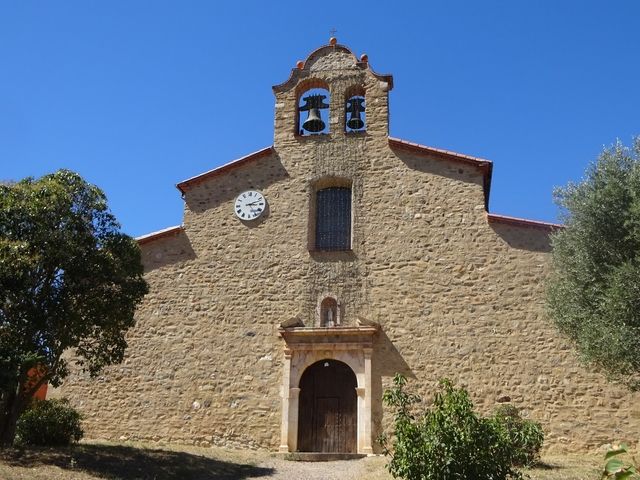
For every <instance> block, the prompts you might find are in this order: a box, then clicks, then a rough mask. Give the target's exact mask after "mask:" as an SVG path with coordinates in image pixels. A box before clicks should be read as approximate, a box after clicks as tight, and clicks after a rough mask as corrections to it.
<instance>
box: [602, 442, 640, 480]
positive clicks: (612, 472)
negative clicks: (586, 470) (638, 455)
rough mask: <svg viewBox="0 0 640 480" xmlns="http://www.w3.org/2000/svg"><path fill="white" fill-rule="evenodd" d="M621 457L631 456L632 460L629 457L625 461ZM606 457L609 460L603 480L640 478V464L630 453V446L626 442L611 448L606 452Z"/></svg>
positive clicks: (603, 473) (633, 479)
mask: <svg viewBox="0 0 640 480" xmlns="http://www.w3.org/2000/svg"><path fill="white" fill-rule="evenodd" d="M620 457H629V459H630V461H629V459H627V460H626V461H625V460H623V459H622V458H620ZM604 459H605V460H607V463H606V464H605V466H604V469H603V470H602V477H601V479H602V480H606V479H616V480H622V479H628V480H638V479H640V474H639V473H638V469H640V466H639V465H638V461H637V460H636V459H635V457H634V456H633V455H631V454H630V453H629V447H628V446H627V445H625V444H624V443H622V444H620V445H616V446H614V447H613V448H611V449H610V450H609V451H608V452H607V453H606V455H605V457H604Z"/></svg>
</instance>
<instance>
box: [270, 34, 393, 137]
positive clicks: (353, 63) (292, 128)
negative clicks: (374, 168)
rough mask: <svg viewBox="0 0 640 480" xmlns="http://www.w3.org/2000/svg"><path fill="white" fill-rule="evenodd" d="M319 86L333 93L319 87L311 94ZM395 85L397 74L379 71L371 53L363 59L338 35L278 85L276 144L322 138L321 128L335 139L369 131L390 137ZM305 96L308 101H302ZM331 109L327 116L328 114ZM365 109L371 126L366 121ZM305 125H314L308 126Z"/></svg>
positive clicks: (369, 133) (313, 53) (300, 63)
mask: <svg viewBox="0 0 640 480" xmlns="http://www.w3.org/2000/svg"><path fill="white" fill-rule="evenodd" d="M315 88H322V89H324V90H326V92H328V94H327V93H321V92H320V93H318V92H315V91H312V92H311V93H312V94H311V95H306V94H305V92H307V91H309V90H310V89H315ZM392 88H393V77H392V76H391V75H380V74H378V73H376V72H374V71H373V70H372V69H371V67H370V65H369V58H368V56H367V55H361V56H360V58H359V59H358V58H357V57H356V56H355V55H354V54H353V53H352V52H351V50H349V49H348V48H347V47H345V46H344V45H340V44H338V43H337V42H336V40H335V38H332V39H331V40H330V42H329V44H328V45H324V46H322V47H320V48H318V49H317V50H315V51H314V52H312V53H311V54H310V55H309V56H308V57H307V59H306V60H304V61H299V62H298V63H297V65H296V67H295V68H293V69H292V70H291V75H290V76H289V78H288V79H287V80H286V81H285V82H283V83H281V84H279V85H274V86H273V92H274V94H275V96H276V104H275V132H274V136H275V139H274V146H275V147H276V149H277V148H278V147H280V146H285V145H287V144H290V143H289V142H291V141H293V140H295V139H296V138H299V137H311V138H316V139H317V140H318V141H321V139H320V138H318V137H323V136H325V135H317V134H318V133H323V134H326V135H328V136H330V137H331V138H337V137H339V136H341V135H345V134H348V133H353V132H365V131H366V133H367V134H368V135H384V136H388V134H389V108H388V104H389V102H388V97H389V91H390V90H391V89H392ZM364 92H366V104H367V107H365V104H364V100H365V97H364ZM315 95H323V96H325V97H328V98H318V97H316V96H315ZM309 97H311V98H309ZM304 98H307V100H306V101H303V102H301V100H304ZM325 102H326V103H325ZM325 109H326V110H327V114H326V117H324V116H323V115H324V113H325V112H324V110H325ZM365 110H366V128H364V125H365V123H364V120H363V119H364V112H365ZM325 118H326V119H327V120H328V121H325ZM358 119H360V120H361V121H358ZM305 122H307V123H306V124H305ZM323 123H324V125H322V124H323ZM305 125H306V126H308V127H310V128H311V130H307V129H306V128H304V126H305ZM321 126H322V127H323V128H322V129H320V127H321ZM325 141H326V139H325Z"/></svg>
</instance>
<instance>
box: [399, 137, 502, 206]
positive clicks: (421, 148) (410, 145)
mask: <svg viewBox="0 0 640 480" xmlns="http://www.w3.org/2000/svg"><path fill="white" fill-rule="evenodd" d="M389 146H391V147H397V148H403V149H405V150H409V151H411V152H415V153H421V154H427V155H433V156H436V157H440V158H443V159H445V160H453V161H454V162H461V163H465V164H467V165H472V166H474V167H477V168H479V169H481V170H482V173H483V177H484V179H483V185H482V189H483V191H484V208H485V210H486V211H487V212H488V211H489V193H490V192H491V175H492V173H493V162H492V161H491V160H487V159H486V158H479V157H472V156H471V155H465V154H463V153H457V152H452V151H451V150H443V149H441V148H435V147H429V146H427V145H421V144H419V143H414V142H408V141H407V140H402V139H400V138H394V137H389Z"/></svg>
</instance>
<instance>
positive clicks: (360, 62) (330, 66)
mask: <svg viewBox="0 0 640 480" xmlns="http://www.w3.org/2000/svg"><path fill="white" fill-rule="evenodd" d="M332 70H354V71H358V70H369V71H370V72H371V73H372V74H373V75H374V76H375V77H376V78H378V79H379V80H382V81H385V82H387V84H388V90H391V88H393V77H392V76H391V75H380V74H378V73H376V72H374V71H373V70H372V69H371V67H370V66H369V61H368V57H367V55H362V56H361V57H360V59H358V58H357V57H356V56H355V55H354V53H353V52H352V51H351V50H350V49H349V48H347V47H346V46H344V45H339V44H338V43H335V39H331V40H330V43H329V44H328V45H323V46H321V47H320V48H317V49H316V50H314V51H313V52H311V53H310V54H309V56H308V57H307V59H306V60H304V61H299V62H298V63H297V65H296V68H293V69H292V70H291V75H290V76H289V78H288V79H287V80H286V81H285V82H283V83H281V84H278V85H274V86H273V87H272V88H273V91H274V92H281V91H285V90H289V89H290V88H291V87H293V86H294V85H296V84H297V83H298V81H300V80H301V79H303V78H307V77H309V76H310V75H313V74H314V73H317V72H323V71H332Z"/></svg>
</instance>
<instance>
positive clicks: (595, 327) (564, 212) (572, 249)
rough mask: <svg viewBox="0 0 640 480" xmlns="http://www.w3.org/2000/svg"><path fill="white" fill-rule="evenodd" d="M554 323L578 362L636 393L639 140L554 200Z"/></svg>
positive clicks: (619, 148)
mask: <svg viewBox="0 0 640 480" xmlns="http://www.w3.org/2000/svg"><path fill="white" fill-rule="evenodd" d="M555 197H556V202H557V203H558V205H559V206H560V207H561V218H562V221H563V223H564V224H565V226H566V228H564V229H562V230H560V231H558V232H557V233H556V234H555V235H554V236H553V272H552V275H551V278H550V281H549V286H548V297H547V303H548V307H549V311H550V314H551V316H552V317H553V318H554V320H555V322H556V324H557V325H558V327H559V328H560V331H562V332H563V333H564V334H566V335H567V337H568V338H569V339H571V341H573V342H574V343H575V345H576V346H577V348H578V351H579V352H580V354H581V356H582V358H583V360H585V361H587V362H589V363H590V364H592V365H595V366H597V367H599V368H600V369H602V370H603V371H606V372H608V373H609V374H610V376H611V377H612V378H613V379H618V380H622V381H624V382H625V383H626V384H627V385H628V386H629V387H631V388H632V389H638V387H640V383H639V382H638V378H639V376H638V374H639V373H640V355H639V354H638V352H640V137H638V138H636V139H635V141H634V143H633V146H632V147H625V146H624V145H622V144H621V143H620V142H618V143H617V144H615V145H614V146H612V147H611V148H607V149H605V150H604V151H603V152H602V153H601V154H600V156H599V158H598V160H597V161H596V162H595V163H593V164H592V165H591V166H590V167H589V168H588V170H587V172H586V176H585V178H584V179H583V180H582V182H580V183H570V184H569V185H568V186H566V187H564V188H561V189H558V190H557V191H556V192H555Z"/></svg>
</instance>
